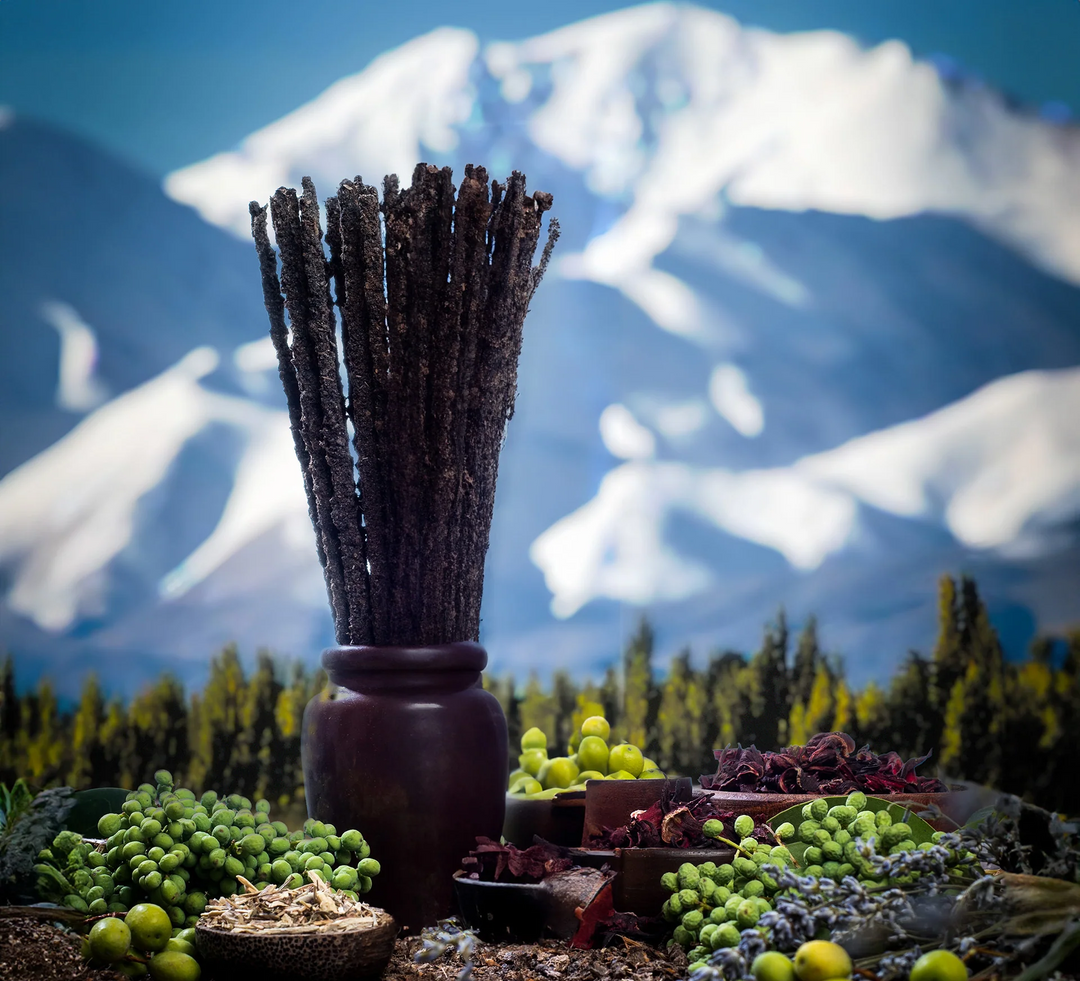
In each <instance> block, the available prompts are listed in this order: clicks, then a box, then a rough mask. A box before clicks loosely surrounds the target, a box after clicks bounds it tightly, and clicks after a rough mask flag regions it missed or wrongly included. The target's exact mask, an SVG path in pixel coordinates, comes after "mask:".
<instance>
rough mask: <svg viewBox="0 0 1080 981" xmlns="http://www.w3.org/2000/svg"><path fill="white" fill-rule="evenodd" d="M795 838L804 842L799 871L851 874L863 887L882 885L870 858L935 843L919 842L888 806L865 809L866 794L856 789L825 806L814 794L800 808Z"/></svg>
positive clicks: (832, 876) (833, 875)
mask: <svg viewBox="0 0 1080 981" xmlns="http://www.w3.org/2000/svg"><path fill="white" fill-rule="evenodd" d="M797 837H798V840H799V841H800V842H802V843H803V844H804V845H805V846H806V850H805V851H804V852H803V854H802V866H803V867H802V871H801V874H802V875H809V876H813V877H815V878H818V879H822V878H824V879H833V880H834V881H836V882H839V881H840V880H841V879H843V878H844V876H848V875H852V876H855V877H856V878H857V879H859V880H860V881H862V882H864V883H866V884H867V885H876V884H880V882H879V880H878V878H877V875H878V872H877V869H876V867H875V865H874V863H873V861H872V858H873V857H874V856H886V855H897V854H900V853H902V852H911V851H916V850H917V849H922V850H924V851H925V850H926V849H929V848H931V847H932V846H933V842H924V843H922V844H921V845H917V844H916V843H915V841H914V840H913V839H912V830H911V828H910V826H909V825H907V824H906V823H904V822H903V821H894V820H893V817H892V815H891V814H890V813H889V812H888V811H887V810H880V811H871V810H867V809H866V795H865V794H863V793H861V792H859V791H856V792H855V793H853V794H850V795H849V796H848V797H847V799H846V800H845V802H844V803H843V804H834V805H833V806H831V807H830V806H829V803H828V801H826V800H825V799H824V798H818V799H817V800H815V801H811V802H810V803H809V804H806V805H804V806H803V809H802V821H801V822H800V823H799V827H798V831H797Z"/></svg>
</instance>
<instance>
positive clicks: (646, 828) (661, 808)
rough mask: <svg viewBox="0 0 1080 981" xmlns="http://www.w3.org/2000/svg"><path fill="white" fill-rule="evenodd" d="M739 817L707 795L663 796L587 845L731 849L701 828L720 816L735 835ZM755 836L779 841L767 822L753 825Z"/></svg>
mask: <svg viewBox="0 0 1080 981" xmlns="http://www.w3.org/2000/svg"><path fill="white" fill-rule="evenodd" d="M736 816H737V815H736V814H735V813H734V812H732V811H728V810H721V809H720V808H719V807H718V806H717V804H716V802H715V801H714V800H713V798H712V797H711V796H709V795H708V794H706V795H703V796H700V797H695V798H693V799H692V800H690V801H676V800H673V799H671V798H662V799H661V800H659V801H657V802H656V803H655V804H653V805H652V806H651V807H649V808H647V809H646V810H643V811H637V812H635V813H634V815H633V816H632V817H631V818H630V821H629V823H628V824H624V825H623V826H622V827H620V828H605V829H604V830H603V831H602V832H601V833H600V834H597V835H593V836H591V837H590V839H589V841H588V842H587V845H586V847H588V848H601V849H609V848H715V849H729V848H730V846H729V845H726V844H724V843H723V842H719V841H717V840H716V839H714V838H707V837H706V836H705V835H704V834H703V833H702V830H701V829H702V827H703V826H704V824H705V822H706V821H708V820H709V819H710V818H717V819H719V820H720V821H723V822H724V827H725V828H727V829H729V830H728V834H729V835H730V834H733V832H732V831H731V830H730V829H731V828H732V826H733V824H734V822H735V818H736ZM752 837H754V838H756V839H757V840H758V841H762V842H768V843H769V844H770V845H775V844H776V838H775V837H774V836H773V833H772V830H771V829H770V828H769V826H768V825H767V824H764V823H760V824H757V825H756V826H755V827H754V830H753V832H752Z"/></svg>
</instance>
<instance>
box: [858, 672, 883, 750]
mask: <svg viewBox="0 0 1080 981" xmlns="http://www.w3.org/2000/svg"><path fill="white" fill-rule="evenodd" d="M889 722H890V720H889V701H888V697H887V695H886V694H885V691H884V689H883V688H882V687H881V686H880V685H879V684H878V683H877V682H876V681H870V682H868V683H867V685H866V687H865V688H864V689H863V690H862V691H861V692H859V694H858V696H857V697H856V699H855V720H854V725H853V729H854V732H853V733H852V735H853V736H854V737H855V741H856V742H857V743H859V745H865V746H869V747H870V748H871V749H873V750H874V751H875V752H883V751H884V749H885V747H891V745H892V743H891V742H890V741H889Z"/></svg>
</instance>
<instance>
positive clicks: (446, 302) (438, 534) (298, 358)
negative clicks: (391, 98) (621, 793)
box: [250, 164, 558, 646]
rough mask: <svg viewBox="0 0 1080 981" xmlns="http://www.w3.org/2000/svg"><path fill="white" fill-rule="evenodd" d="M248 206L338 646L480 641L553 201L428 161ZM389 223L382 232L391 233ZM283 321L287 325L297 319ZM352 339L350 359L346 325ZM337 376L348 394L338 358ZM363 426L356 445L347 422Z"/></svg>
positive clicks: (283, 192)
mask: <svg viewBox="0 0 1080 981" xmlns="http://www.w3.org/2000/svg"><path fill="white" fill-rule="evenodd" d="M302 187H303V193H302V194H301V195H300V196H299V197H298V196H297V194H296V191H295V190H293V189H291V188H284V187H283V188H280V189H279V190H278V191H277V192H276V193H275V194H274V195H273V197H272V198H271V199H270V216H271V219H272V221H273V225H274V234H275V237H276V239H277V246H278V251H279V252H280V255H281V275H280V278H279V276H278V262H277V254H276V253H275V251H274V248H273V246H271V244H270V240H269V234H268V231H267V223H266V208H265V207H260V206H259V205H258V203H257V202H254V201H253V202H252V203H251V205H250V212H251V229H252V235H253V236H254V238H255V246H256V249H257V250H258V253H259V261H260V266H261V269H262V284H263V297H264V299H265V302H266V310H267V313H268V314H269V316H270V336H271V338H272V340H273V343H274V347H275V350H276V351H277V356H278V367H279V369H280V375H281V381H282V384H283V385H284V388H285V394H286V396H287V399H288V404H289V419H290V422H291V425H292V433H293V442H294V446H295V449H296V456H297V458H298V459H299V461H300V466H301V469H302V471H303V475H304V488H305V490H306V492H307V499H308V510H309V513H310V515H311V522H312V525H313V526H314V528H315V535H316V543H317V548H318V554H319V560H320V562H321V563H322V567H323V572H324V574H325V577H326V587H327V592H328V594H329V597H330V606H331V609H332V611H333V616H334V628H335V633H336V635H337V640H338V643H339V644H374V645H381V646H418V645H426V644H443V643H450V642H453V641H459V640H476V639H478V637H479V632H480V600H481V595H482V592H483V580H484V558H485V556H486V554H487V547H488V536H489V532H490V529H491V517H492V510H493V508H494V504H495V480H496V477H497V475H498V469H499V451H500V449H501V447H502V441H503V435H504V433H505V430H506V424H507V422H508V421H509V419H510V417H511V416H512V415H513V411H514V397H515V395H516V391H517V364H518V355H519V354H520V352H521V332H522V325H523V324H524V321H525V314H526V312H527V311H528V307H529V302H530V300H531V299H532V296H533V293H534V292H535V290H536V287H537V286H538V285H539V283H540V279H541V277H542V276H543V274H544V270H545V268H546V267H547V263H548V259H549V258H550V255H551V250H552V247H553V246H554V244H555V241H556V239H557V238H558V222H557V221H555V220H554V219H552V220H551V221H550V222H549V227H548V238H547V242H546V244H545V246H544V249H543V253H542V256H541V259H540V262H539V264H538V265H537V266H535V267H534V266H533V264H532V260H533V256H534V254H535V252H536V246H537V242H538V241H539V237H540V226H541V216H542V215H543V213H544V212H545V211H547V210H548V209H549V208H550V207H551V195H550V194H545V193H543V192H539V191H538V192H535V193H533V194H531V195H528V194H526V192H525V177H524V176H523V175H522V174H520V173H518V172H516V171H515V172H514V174H513V175H512V176H511V177H510V179H509V180H508V181H507V182H506V184H505V185H504V184H499V183H498V182H497V181H492V182H491V184H490V187H489V185H488V177H487V173H486V171H485V170H484V169H483V168H482V167H472V166H469V167H466V168H465V178H464V180H463V181H462V183H461V187H460V189H458V190H457V191H456V200H455V188H454V185H453V183H452V182H451V173H450V169H449V168H448V167H446V168H443V169H441V170H440V169H438V168H436V167H433V166H430V165H427V164H418V165H417V167H416V169H415V171H414V172H413V177H412V186H411V187H409V188H407V189H406V190H401V189H400V188H399V186H398V180H397V177H396V176H393V175H391V176H389V177H387V178H386V180H385V181H384V184H383V198H382V203H381V204H380V202H379V198H378V194H377V192H376V190H375V188H374V187H371V186H369V185H366V184H364V183H363V181H362V180H361V179H360V178H359V177H357V178H356V179H355V180H351V181H350V180H346V181H342V183H341V186H340V187H339V189H338V193H337V195H336V196H334V197H331V198H328V199H327V200H326V202H325V207H326V224H327V229H326V234H325V236H324V235H323V232H322V228H321V220H320V214H319V204H318V198H317V197H316V194H315V187H314V185H313V184H312V182H311V180H310V179H309V178H306V177H305V178H304V179H303V181H302ZM380 217H381V220H380ZM286 314H287V317H286ZM339 328H340V347H339V342H338V332H339ZM342 364H343V365H344V385H343V382H342V371H341V365H342ZM350 425H351V427H352V441H351V448H350V438H349V426H350Z"/></svg>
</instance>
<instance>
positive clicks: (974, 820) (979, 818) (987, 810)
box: [964, 807, 997, 828]
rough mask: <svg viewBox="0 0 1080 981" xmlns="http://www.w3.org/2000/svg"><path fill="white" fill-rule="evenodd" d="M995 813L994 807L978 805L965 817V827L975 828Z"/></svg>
mask: <svg viewBox="0 0 1080 981" xmlns="http://www.w3.org/2000/svg"><path fill="white" fill-rule="evenodd" d="M996 813H997V808H996V807H980V808H979V809H978V810H977V811H976V812H975V813H974V814H972V815H971V817H969V818H968V819H967V821H966V822H965V824H964V827H965V828H977V827H978V826H979V825H980V824H982V823H983V821H985V820H986V819H987V818H988V817H990V816H991V815H993V814H996Z"/></svg>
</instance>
